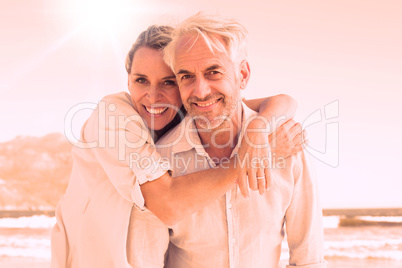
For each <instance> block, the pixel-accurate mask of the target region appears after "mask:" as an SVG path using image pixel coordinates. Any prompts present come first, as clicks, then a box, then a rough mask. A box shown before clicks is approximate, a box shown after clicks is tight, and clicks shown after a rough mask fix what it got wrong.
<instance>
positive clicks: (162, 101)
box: [128, 47, 182, 130]
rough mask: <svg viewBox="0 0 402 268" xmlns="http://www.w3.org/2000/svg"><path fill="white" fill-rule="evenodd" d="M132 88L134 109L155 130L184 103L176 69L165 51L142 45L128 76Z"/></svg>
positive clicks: (165, 122)
mask: <svg viewBox="0 0 402 268" xmlns="http://www.w3.org/2000/svg"><path fill="white" fill-rule="evenodd" d="M128 90H129V92H130V95H131V100H132V101H133V104H134V108H135V109H136V110H137V112H138V113H139V114H140V116H141V117H142V118H143V119H144V121H145V122H146V123H147V124H148V128H150V129H151V130H160V129H162V128H163V127H165V126H166V125H167V124H169V123H170V121H172V120H173V118H174V117H175V116H176V114H177V111H178V110H179V109H180V107H181V105H182V103H181V99H180V93H179V87H178V86H177V83H176V77H175V75H174V73H173V72H172V70H171V69H170V68H169V67H168V66H167V65H166V64H165V62H164V61H163V53H162V51H158V50H155V49H151V48H148V47H141V48H139V49H138V50H137V51H136V52H135V54H134V57H133V61H132V66H131V73H130V74H129V75H128Z"/></svg>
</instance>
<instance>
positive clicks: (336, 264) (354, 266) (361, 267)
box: [278, 258, 402, 268]
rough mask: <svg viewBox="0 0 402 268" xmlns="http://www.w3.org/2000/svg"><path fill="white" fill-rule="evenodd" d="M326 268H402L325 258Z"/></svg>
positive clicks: (382, 262)
mask: <svg viewBox="0 0 402 268" xmlns="http://www.w3.org/2000/svg"><path fill="white" fill-rule="evenodd" d="M326 260H327V262H328V266H327V268H402V263H399V262H397V261H391V260H381V259H349V258H326ZM285 267H286V264H285V262H283V261H281V263H280V265H279V267H278V268H285Z"/></svg>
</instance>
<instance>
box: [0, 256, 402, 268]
mask: <svg viewBox="0 0 402 268" xmlns="http://www.w3.org/2000/svg"><path fill="white" fill-rule="evenodd" d="M327 261H328V268H402V263H398V262H396V261H389V260H377V259H347V258H342V259H332V258H330V259H327ZM0 267H1V268H26V267H29V268H49V267H50V261H49V260H40V259H34V258H22V257H0ZM285 267H286V265H285V263H284V262H281V264H280V266H279V267H278V268H285Z"/></svg>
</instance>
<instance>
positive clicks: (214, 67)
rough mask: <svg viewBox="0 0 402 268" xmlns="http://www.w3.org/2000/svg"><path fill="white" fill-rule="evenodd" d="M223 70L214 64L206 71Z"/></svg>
mask: <svg viewBox="0 0 402 268" xmlns="http://www.w3.org/2000/svg"><path fill="white" fill-rule="evenodd" d="M219 68H221V66H220V65H219V64H214V65H212V66H210V67H208V68H207V69H206V71H212V70H216V69H219Z"/></svg>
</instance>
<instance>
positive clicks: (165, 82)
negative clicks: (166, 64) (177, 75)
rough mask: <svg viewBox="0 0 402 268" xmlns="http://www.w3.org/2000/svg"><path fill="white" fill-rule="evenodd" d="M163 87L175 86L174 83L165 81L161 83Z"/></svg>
mask: <svg viewBox="0 0 402 268" xmlns="http://www.w3.org/2000/svg"><path fill="white" fill-rule="evenodd" d="M163 85H165V86H176V82H175V81H173V80H166V81H164V82H163Z"/></svg>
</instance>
